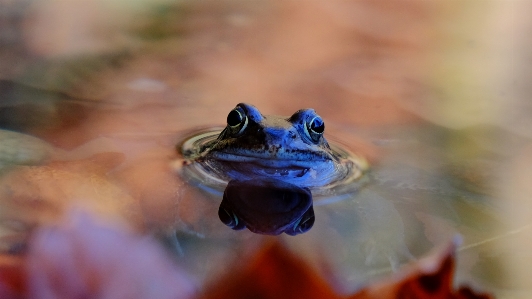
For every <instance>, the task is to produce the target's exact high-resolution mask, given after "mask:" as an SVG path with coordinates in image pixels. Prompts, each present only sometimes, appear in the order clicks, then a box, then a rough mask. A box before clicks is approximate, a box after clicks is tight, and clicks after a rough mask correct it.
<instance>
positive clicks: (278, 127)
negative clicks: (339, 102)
mask: <svg viewBox="0 0 532 299" xmlns="http://www.w3.org/2000/svg"><path fill="white" fill-rule="evenodd" d="M324 133H325V122H324V121H323V119H322V118H321V117H320V116H319V115H318V114H317V113H316V111H315V110H314V109H311V108H307V109H300V110H298V111H296V112H295V113H293V114H292V115H291V116H288V117H285V116H277V115H263V114H262V113H261V112H260V111H259V109H257V108H256V107H255V106H253V105H251V104H246V103H239V104H237V105H236V107H235V108H233V109H232V110H231V111H230V112H229V113H228V115H227V124H226V127H225V128H224V129H223V130H222V131H221V133H220V134H219V135H218V137H217V138H216V139H213V140H211V141H209V142H206V143H205V144H203V145H202V146H201V148H200V150H199V153H198V155H197V156H196V158H195V160H196V162H200V163H204V164H205V166H206V167H208V168H209V170H210V171H212V172H214V173H215V176H218V177H221V178H223V179H224V180H225V181H230V180H246V179H277V180H282V181H284V182H287V183H292V184H296V185H297V186H300V187H309V188H314V189H316V188H320V187H323V186H326V185H329V184H331V183H334V182H337V181H341V180H342V179H344V178H345V177H346V176H348V175H349V174H353V171H352V170H353V169H357V170H360V169H361V166H360V165H357V163H355V161H354V160H352V159H349V157H348V156H349V154H348V153H346V152H343V151H341V150H337V149H333V148H331V146H330V145H329V143H328V141H327V139H326V138H325V136H324ZM358 175H359V174H357V176H358Z"/></svg>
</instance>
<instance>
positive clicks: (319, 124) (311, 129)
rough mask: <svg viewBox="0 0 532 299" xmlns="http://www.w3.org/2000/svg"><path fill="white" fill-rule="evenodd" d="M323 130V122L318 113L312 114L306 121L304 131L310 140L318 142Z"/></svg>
mask: <svg viewBox="0 0 532 299" xmlns="http://www.w3.org/2000/svg"><path fill="white" fill-rule="evenodd" d="M323 131H325V123H324V122H323V119H321V117H319V116H318V115H316V116H314V117H313V118H311V119H310V121H309V122H307V125H306V133H307V134H308V135H309V137H310V139H312V141H314V142H318V141H319V140H320V137H321V135H323Z"/></svg>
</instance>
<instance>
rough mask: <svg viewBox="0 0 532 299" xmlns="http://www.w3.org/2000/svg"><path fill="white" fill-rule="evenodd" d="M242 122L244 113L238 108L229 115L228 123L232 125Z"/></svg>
mask: <svg viewBox="0 0 532 299" xmlns="http://www.w3.org/2000/svg"><path fill="white" fill-rule="evenodd" d="M241 122H242V114H240V112H239V111H238V110H236V109H235V110H233V111H231V112H229V114H228V115H227V124H228V125H230V126H231V127H234V126H238V125H239V124H240V123H241Z"/></svg>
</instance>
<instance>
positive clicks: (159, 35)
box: [131, 2, 190, 41]
mask: <svg viewBox="0 0 532 299" xmlns="http://www.w3.org/2000/svg"><path fill="white" fill-rule="evenodd" d="M189 12H190V5H189V4H187V3H186V2H173V3H157V4H154V5H153V6H151V7H149V8H148V9H147V10H146V11H145V12H143V13H142V15H141V16H139V18H140V21H139V20H137V22H135V24H134V25H132V26H133V28H132V29H131V33H132V34H133V35H135V36H137V37H140V38H141V39H144V40H148V41H156V40H164V39H168V38H172V37H180V36H182V35H184V34H185V32H186V26H185V24H184V22H183V20H184V18H185V16H186V15H187V13H189Z"/></svg>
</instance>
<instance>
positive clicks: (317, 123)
mask: <svg viewBox="0 0 532 299" xmlns="http://www.w3.org/2000/svg"><path fill="white" fill-rule="evenodd" d="M310 129H311V130H312V131H314V132H316V133H318V134H321V133H323V131H324V130H325V123H323V120H321V118H318V117H316V118H315V119H313V120H312V122H311V123H310Z"/></svg>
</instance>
